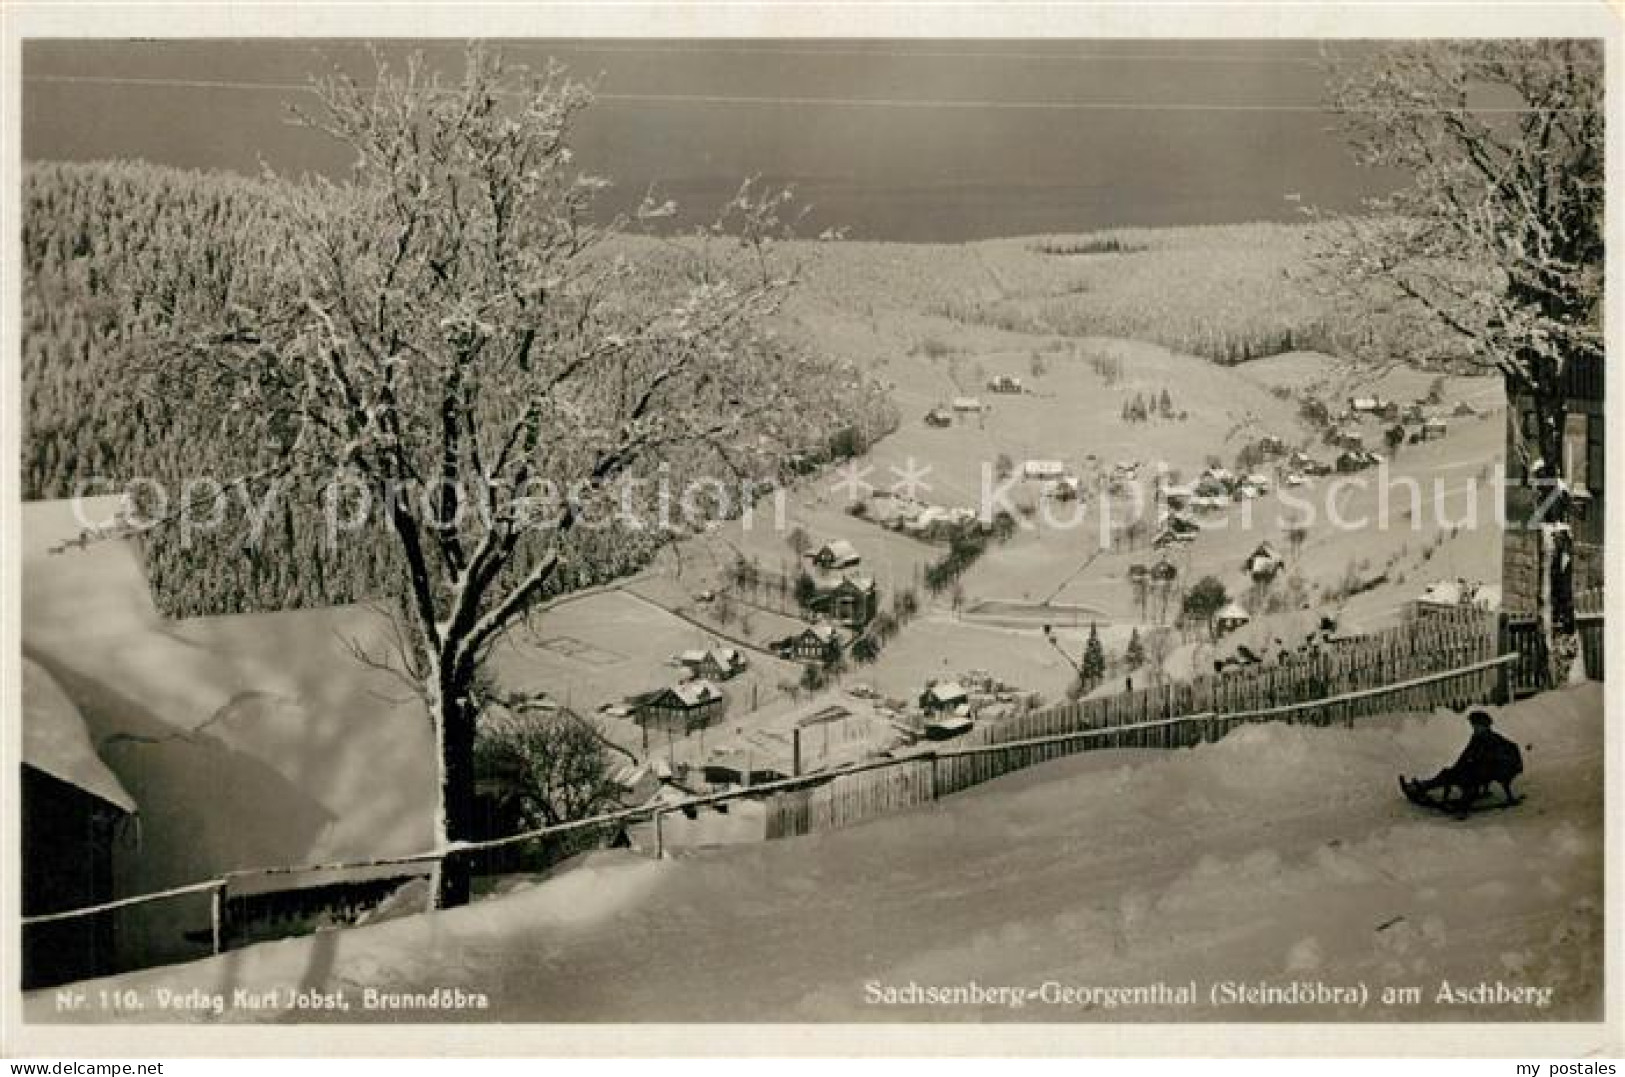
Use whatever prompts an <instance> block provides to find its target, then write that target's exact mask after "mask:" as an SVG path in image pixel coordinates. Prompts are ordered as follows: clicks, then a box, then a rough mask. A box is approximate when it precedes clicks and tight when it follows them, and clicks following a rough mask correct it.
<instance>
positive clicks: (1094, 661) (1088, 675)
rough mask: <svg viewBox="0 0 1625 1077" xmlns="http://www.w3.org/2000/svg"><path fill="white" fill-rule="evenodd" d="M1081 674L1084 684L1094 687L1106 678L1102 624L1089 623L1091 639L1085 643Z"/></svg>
mask: <svg viewBox="0 0 1625 1077" xmlns="http://www.w3.org/2000/svg"><path fill="white" fill-rule="evenodd" d="M1079 676H1080V677H1082V678H1083V682H1084V684H1086V685H1088V686H1089V687H1091V688H1092V687H1094V686H1095V685H1097V684H1099V683H1100V682H1101V681H1103V680H1105V679H1106V649H1105V647H1103V646H1102V645H1101V642H1100V626H1099V625H1097V624H1095V623H1094V622H1092V621H1091V622H1090V624H1089V639H1088V642H1086V643H1085V644H1084V645H1083V666H1082V668H1081V669H1080V670H1079Z"/></svg>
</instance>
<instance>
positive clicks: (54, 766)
mask: <svg viewBox="0 0 1625 1077" xmlns="http://www.w3.org/2000/svg"><path fill="white" fill-rule="evenodd" d="M23 762H24V763H26V764H27V765H29V766H31V767H33V768H34V769H35V770H38V771H42V772H44V773H46V774H49V775H50V776H51V777H53V778H56V779H58V780H60V781H64V782H67V783H68V784H69V785H72V786H76V787H78V788H79V789H82V790H84V791H85V792H87V793H89V794H91V795H92V796H95V797H98V798H99V799H101V800H104V801H106V802H107V803H109V804H112V805H113V806H114V807H117V808H121V809H123V810H124V811H126V812H130V813H132V814H133V813H134V812H135V811H136V806H135V798H133V797H132V796H130V794H129V792H128V791H127V790H126V789H125V788H124V785H123V783H121V782H120V781H119V780H118V776H117V775H115V774H114V773H113V772H112V771H111V770H109V769H108V767H107V764H106V763H103V762H102V760H101V757H100V756H98V755H97V754H96V748H95V745H94V744H92V743H91V739H90V731H89V729H87V728H86V727H85V719H84V716H83V715H82V714H80V712H79V708H78V707H76V706H74V703H73V700H72V699H70V698H68V693H67V692H65V691H63V689H62V686H61V685H60V684H58V683H57V682H56V678H54V677H52V676H51V675H50V674H49V673H47V672H46V671H45V668H44V667H43V666H41V665H39V664H38V663H37V662H35V661H33V660H32V659H29V658H24V659H23Z"/></svg>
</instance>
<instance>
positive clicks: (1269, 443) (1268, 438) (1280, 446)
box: [1258, 434, 1286, 456]
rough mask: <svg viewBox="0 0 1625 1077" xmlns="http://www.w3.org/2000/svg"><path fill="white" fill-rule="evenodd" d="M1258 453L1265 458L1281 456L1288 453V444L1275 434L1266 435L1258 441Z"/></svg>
mask: <svg viewBox="0 0 1625 1077" xmlns="http://www.w3.org/2000/svg"><path fill="white" fill-rule="evenodd" d="M1258 451H1259V452H1261V453H1263V454H1264V455H1265V456H1280V455H1281V454H1282V453H1284V452H1286V442H1284V441H1282V440H1281V439H1280V438H1278V437H1276V436H1275V435H1274V434H1265V435H1264V436H1263V437H1261V438H1259V439H1258Z"/></svg>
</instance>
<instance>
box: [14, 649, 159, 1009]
mask: <svg viewBox="0 0 1625 1077" xmlns="http://www.w3.org/2000/svg"><path fill="white" fill-rule="evenodd" d="M22 674H23V676H22V706H23V715H22V717H23V720H22V723H21V724H22V736H23V745H22V749H23V750H22V784H21V786H20V787H19V799H20V804H21V808H22V812H21V815H22V820H21V831H22V860H21V864H22V914H23V915H24V916H39V915H43V914H45V913H53V912H63V911H66V910H68V909H77V908H83V907H84V906H87V905H97V904H100V903H102V902H105V901H109V900H111V899H112V898H113V897H114V889H113V886H114V883H113V843H114V841H115V840H116V839H117V838H118V836H119V835H120V833H122V832H123V829H124V827H125V826H126V824H127V823H128V822H129V821H130V820H133V819H135V818H136V817H137V816H136V805H135V801H134V799H132V798H131V796H130V794H129V793H128V792H127V791H126V790H125V788H124V786H123V784H122V783H121V782H120V781H119V779H118V777H117V775H115V774H114V773H113V772H112V770H110V769H108V767H107V764H105V763H104V762H102V760H101V758H100V757H99V756H98V755H97V754H96V750H95V746H94V744H93V742H92V740H91V736H90V730H89V729H88V727H87V726H86V725H85V721H84V717H83V716H82V714H81V713H80V711H79V708H78V707H77V706H75V705H74V703H73V701H72V700H71V699H70V698H69V696H68V694H67V692H66V691H65V690H63V688H62V687H61V686H60V685H59V684H58V683H57V681H56V680H55V678H53V677H52V676H51V675H50V674H49V673H48V672H46V670H45V669H44V667H42V666H40V665H38V664H36V663H35V662H33V661H31V660H30V659H28V658H24V659H23V660H22ZM114 924H115V921H114V918H112V917H108V916H95V917H90V918H89V919H85V920H80V921H73V920H67V921H62V922H60V923H54V924H42V925H38V926H35V927H31V928H29V929H28V930H27V931H25V932H23V947H22V959H23V960H22V986H23V987H24V988H28V989H33V988H39V987H49V986H53V985H55V984H60V983H66V982H68V981H71V980H83V979H88V978H90V977H92V976H102V975H106V974H108V973H111V972H114V971H115V967H114V962H115V945H116V942H117V940H116V938H115V937H114V934H113V932H114Z"/></svg>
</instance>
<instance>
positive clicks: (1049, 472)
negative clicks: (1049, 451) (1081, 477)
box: [1021, 460, 1066, 477]
mask: <svg viewBox="0 0 1625 1077" xmlns="http://www.w3.org/2000/svg"><path fill="white" fill-rule="evenodd" d="M1021 470H1022V473H1023V474H1025V475H1027V476H1029V477H1036V476H1055V475H1064V474H1065V473H1066V465H1065V464H1064V463H1062V462H1061V461H1059V460H1028V461H1027V462H1026V463H1024V464H1022V465H1021Z"/></svg>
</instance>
